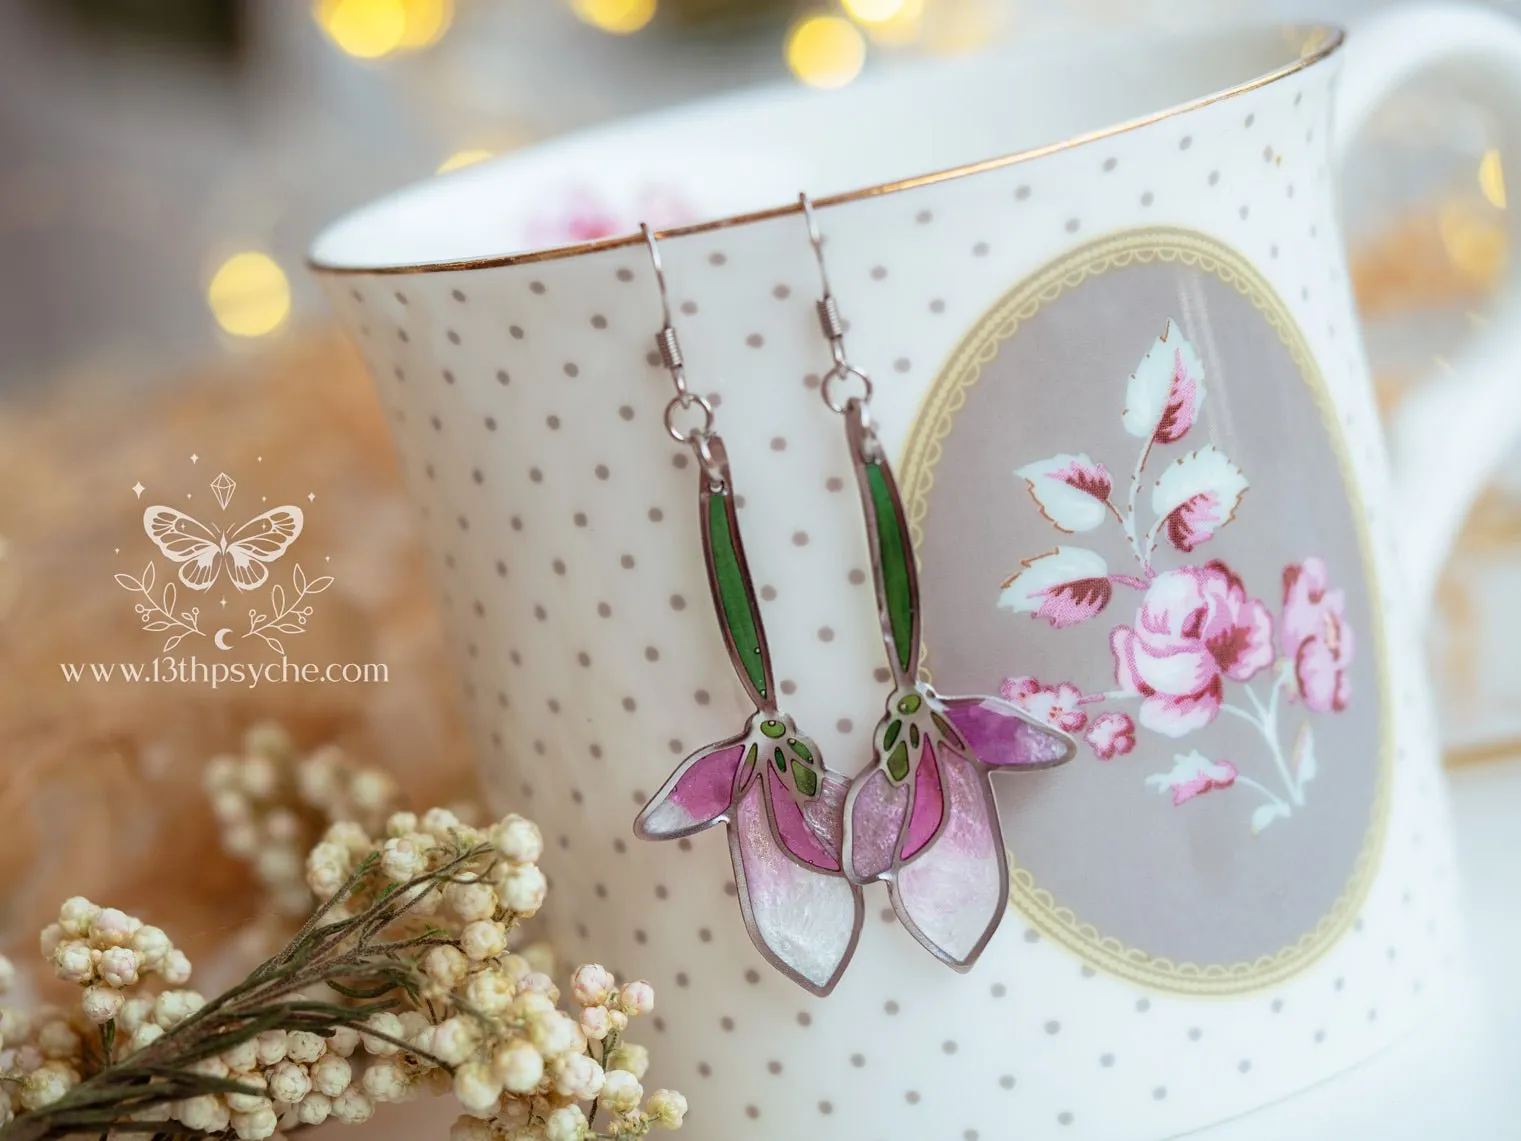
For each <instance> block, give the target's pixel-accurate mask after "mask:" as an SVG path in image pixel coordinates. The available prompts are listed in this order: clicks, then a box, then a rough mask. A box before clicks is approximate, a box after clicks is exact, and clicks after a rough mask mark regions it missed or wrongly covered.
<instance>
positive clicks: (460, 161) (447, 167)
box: [435, 147, 491, 174]
mask: <svg viewBox="0 0 1521 1141" xmlns="http://www.w3.org/2000/svg"><path fill="white" fill-rule="evenodd" d="M490 157H491V152H490V151H487V150H481V149H480V148H479V147H475V148H467V149H465V150H462V151H455V152H454V153H453V154H452V155H450V156H449V157H448V158H446V159H444V161H443V162H441V163H439V164H438V170H437V171H436V172H435V173H437V174H448V173H449V172H450V171H451V170H460V169H462V168H464V167H467V166H474V165H475V164H476V163H478V162H485V161H486V160H487V159H488V158H490Z"/></svg>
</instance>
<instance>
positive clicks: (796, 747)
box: [787, 737, 813, 764]
mask: <svg viewBox="0 0 1521 1141" xmlns="http://www.w3.org/2000/svg"><path fill="white" fill-rule="evenodd" d="M787 744H789V745H791V746H792V751H793V752H794V753H796V754H797V755H798V756H800V757H802V758H803V760H805V761H807V762H808V763H809V764H812V763H813V750H812V749H810V748H809V747H808V746H807V745H805V744H803V742H801V741H799V740H798V739H797V738H796V737H794V738H792V739H791V740H790V741H788V742H787Z"/></svg>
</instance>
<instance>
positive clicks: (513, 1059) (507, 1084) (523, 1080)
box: [461, 1038, 544, 1100]
mask: <svg viewBox="0 0 1521 1141" xmlns="http://www.w3.org/2000/svg"><path fill="white" fill-rule="evenodd" d="M491 1069H492V1072H493V1073H494V1075H495V1077H496V1080H497V1081H498V1082H500V1084H501V1085H502V1086H503V1087H504V1088H505V1089H506V1090H507V1092H508V1093H519V1094H521V1093H532V1092H533V1091H534V1090H536V1089H538V1088H539V1082H540V1081H541V1080H542V1079H543V1077H544V1058H543V1056H542V1055H541V1054H540V1053H539V1052H538V1051H537V1050H535V1049H534V1048H533V1045H532V1044H531V1043H529V1042H525V1041H524V1040H523V1039H521V1038H517V1039H514V1040H513V1041H511V1042H509V1043H507V1045H505V1046H503V1047H502V1048H501V1049H499V1050H498V1051H497V1052H496V1053H495V1054H494V1055H492V1058H491ZM461 1100H463V1099H461Z"/></svg>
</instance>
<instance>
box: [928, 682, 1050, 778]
mask: <svg viewBox="0 0 1521 1141" xmlns="http://www.w3.org/2000/svg"><path fill="white" fill-rule="evenodd" d="M941 701H942V702H943V703H944V705H945V715H946V717H947V719H949V721H950V723H951V724H952V725H953V726H954V727H955V728H956V731H957V732H959V733H960V734H961V736H962V738H963V739H964V740H965V741H966V744H967V746H968V748H969V749H970V750H971V752H972V754H973V755H974V756H975V757H976V758H977V759H978V760H979V761H981V762H982V763H983V764H985V765H992V766H994V767H995V768H1027V769H1041V768H1050V767H1051V766H1052V765H1059V764H1061V763H1062V762H1063V761H1066V760H1069V759H1070V758H1071V756H1072V747H1071V745H1070V743H1069V742H1067V741H1066V740H1065V739H1063V738H1062V737H1060V736H1058V735H1057V734H1055V733H1052V732H1051V731H1050V730H1049V729H1046V728H1045V727H1044V726H1041V725H1037V724H1034V723H1033V722H1032V721H1031V720H1030V719H1029V718H1028V717H1026V716H1024V715H1023V714H1022V713H1021V712H1020V710H1019V708H1018V707H1017V706H1015V705H1013V704H1012V703H1010V702H1007V701H1000V700H999V699H998V698H996V697H945V698H941Z"/></svg>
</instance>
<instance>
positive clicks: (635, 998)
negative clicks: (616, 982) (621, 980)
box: [618, 979, 655, 1017]
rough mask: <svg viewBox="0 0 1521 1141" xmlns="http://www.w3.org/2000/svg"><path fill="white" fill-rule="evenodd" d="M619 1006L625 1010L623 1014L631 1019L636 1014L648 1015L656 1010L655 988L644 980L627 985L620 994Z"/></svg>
mask: <svg viewBox="0 0 1521 1141" xmlns="http://www.w3.org/2000/svg"><path fill="white" fill-rule="evenodd" d="M618 1005H619V1006H620V1007H622V1008H623V1013H624V1014H627V1015H629V1016H630V1017H632V1016H634V1015H636V1014H648V1013H649V1012H650V1011H652V1010H654V1009H655V988H654V987H652V986H650V984H649V983H647V982H645V981H644V980H643V979H639V980H638V981H637V982H631V983H627V984H625V985H624V987H623V989H622V990H621V991H619V992H618Z"/></svg>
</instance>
